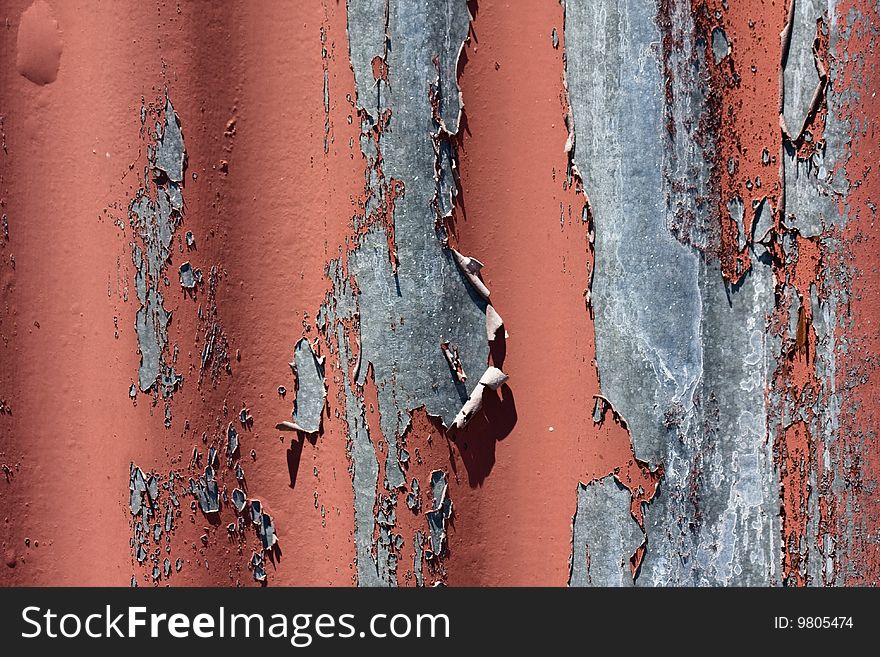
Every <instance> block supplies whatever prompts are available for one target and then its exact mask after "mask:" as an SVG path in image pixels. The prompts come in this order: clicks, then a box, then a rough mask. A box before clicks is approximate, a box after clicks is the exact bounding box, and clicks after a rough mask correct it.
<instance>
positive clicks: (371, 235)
mask: <svg viewBox="0 0 880 657" xmlns="http://www.w3.org/2000/svg"><path fill="white" fill-rule="evenodd" d="M469 20H470V17H469V14H468V9H467V3H466V2H465V0H442V1H439V2H432V3H424V2H417V1H415V0H389V1H388V2H385V1H384V0H349V2H348V33H349V48H350V56H351V62H352V68H353V69H354V75H355V83H356V90H357V105H358V107H359V108H362V109H363V110H364V119H363V123H362V138H361V140H360V143H361V148H362V150H363V153H364V156H365V157H366V159H367V162H368V165H369V167H370V170H369V175H368V187H369V192H370V195H371V196H370V200H369V201H368V203H367V208H366V215H365V216H362V217H355V218H354V221H355V225H357V226H367V225H369V228H367V229H366V230H365V232H364V233H363V234H362V235H361V237H360V238H359V239H358V241H357V245H356V247H355V248H354V249H353V251H352V252H351V253H350V254H349V257H348V272H347V274H348V276H350V277H352V278H354V279H355V280H356V281H357V285H358V290H359V295H358V297H357V298H356V299H352V300H351V306H352V308H350V310H351V311H352V312H351V314H350V315H349V316H350V317H354V312H355V311H354V309H353V307H356V309H357V310H356V312H357V313H359V320H360V322H359V338H360V351H359V353H358V357H359V358H360V359H362V362H363V366H361V367H359V368H357V373H358V374H357V376H358V381H357V382H358V383H360V384H363V383H364V381H365V377H366V373H367V371H368V369H369V368H368V367H367V365H368V364H371V365H372V370H373V372H374V375H375V381H376V386H377V389H378V395H379V413H380V427H381V431H382V436H381V438H382V440H384V441H385V443H386V446H387V449H386V450H385V454H384V458H385V469H384V471H385V473H386V479H387V480H386V481H383V482H378V481H376V480H377V478H378V463H376V458H377V455H376V450H375V448H374V446H373V443H372V442H371V440H370V437H369V432H368V430H367V428H366V425H365V422H364V419H363V411H362V409H361V408H360V404H361V400H360V399H359V397H358V395H357V393H356V391H355V390H353V389H352V388H351V387H350V385H349V382H348V381H347V380H346V381H345V387H346V405H347V411H346V412H347V416H348V420H349V436H350V438H351V441H352V460H353V480H354V488H355V518H356V531H355V542H356V545H357V549H358V582H359V584H361V585H371V584H385V585H389V584H393V583H394V581H393V580H394V578H393V577H392V573H393V571H394V569H395V568H396V563H395V559H396V557H395V556H394V554H393V553H391V552H388V553H387V554H388V556H387V559H386V558H385V557H384V555H385V554H386V552H385V551H383V550H384V548H383V546H382V545H378V546H377V548H376V550H375V552H374V551H373V550H372V548H371V546H372V545H373V543H374V541H373V534H374V526H375V518H374V516H373V509H374V507H375V506H376V500H377V496H378V495H379V490H378V489H377V484H380V483H381V486H382V488H383V489H385V490H386V491H391V490H395V489H404V488H405V487H406V480H405V477H404V474H403V470H402V467H401V464H400V457H401V451H402V449H403V445H402V444H401V439H400V436H402V435H403V434H404V432H405V430H406V428H407V427H408V425H409V421H410V411H412V410H413V409H415V408H418V407H420V406H425V408H426V409H427V411H428V412H429V413H431V414H434V415H438V416H440V417H441V418H442V419H443V420H444V422H446V423H447V424H449V423H450V422H451V421H452V419H453V418H454V417H455V414H456V412H457V411H458V409H459V408H460V407H461V405H462V403H463V402H464V400H465V399H466V398H467V392H466V391H465V390H462V389H461V386H460V385H459V384H457V382H456V381H455V380H454V378H453V377H451V376H450V375H449V367H448V365H447V364H446V362H445V360H444V358H443V354H442V353H441V351H440V350H439V349H438V348H437V345H438V344H439V343H441V342H450V343H452V344H455V345H456V346H457V347H458V349H459V355H460V357H461V361H462V364H463V366H464V370H465V371H475V372H478V371H482V370H483V369H485V366H486V362H487V358H488V344H487V341H486V337H485V336H486V317H485V308H486V302H485V300H484V299H482V298H481V297H480V296H479V294H477V293H476V292H475V291H474V290H473V288H471V287H470V284H469V283H468V282H467V280H466V279H465V277H464V275H463V274H462V273H461V272H460V271H459V270H458V268H457V267H456V265H455V263H454V261H453V259H452V255H451V253H450V252H449V251H448V250H446V249H445V248H444V244H443V241H442V239H443V237H444V235H443V234H442V232H441V233H438V232H437V230H436V229H435V221H436V219H437V216H438V213H439V214H440V215H442V214H444V213H446V212H448V211H449V209H450V203H451V194H452V190H453V188H454V183H453V178H452V167H453V153H452V151H451V149H450V144H449V143H447V137H448V135H450V134H455V133H456V132H457V131H458V124H459V116H460V112H461V102H460V98H459V91H458V86H457V82H456V74H457V71H456V69H457V64H458V56H459V52H460V50H461V47H462V44H463V43H464V40H465V39H466V37H467V34H468V29H469ZM386 35H387V41H386ZM377 57H378V58H379V59H380V60H382V62H383V63H384V64H385V65H387V82H386V81H385V80H382V79H380V80H376V79H375V77H376V76H374V72H373V60H374V59H375V58H377ZM388 109H390V110H391V111H390V116H389V115H388V114H387V113H386V112H385V110H388ZM385 120H387V121H388V124H387V126H385V125H384V124H383V121H385ZM376 130H378V136H375V137H374V134H376V133H375V131H376ZM380 153H381V171H380V170H379V167H380ZM392 184H397V185H400V186H401V187H400V191H401V192H402V193H400V194H398V195H396V198H395V202H394V211H393V224H394V235H395V238H396V250H397V253H396V258H397V262H398V266H397V271H396V272H395V271H394V270H393V267H392V265H391V262H392V260H393V259H394V256H393V254H392V253H390V252H389V235H388V233H387V232H386V228H385V226H384V225H382V223H381V222H378V221H377V222H373V223H372V224H371V225H370V217H371V213H372V212H374V211H375V212H382V210H381V209H378V210H377V208H378V207H379V202H380V200H381V199H383V198H385V197H386V195H387V192H388V191H389V190H390V189H391V187H390V186H391V185H392ZM341 278H346V277H341ZM337 280H338V279H337ZM341 292H342V291H341V290H338V289H337V290H336V291H335V294H334V297H335V298H337V299H338V298H339V296H340V293H341ZM339 311H340V309H339V308H338V307H337V308H336V309H335V316H336V317H337V318H341V317H343V316H344V315H343V314H340V312H339ZM337 338H338V342H339V349H340V356H351V352H350V347H349V346H348V345H347V344H344V343H346V342H347V341H348V336H346V335H345V332H344V331H343V330H339V329H337ZM346 362H347V361H346V360H343V363H346ZM367 514H369V515H367ZM389 531H390V530H389ZM380 539H382V535H381V533H380ZM389 539H390V535H389ZM380 542H381V541H380ZM389 544H391V545H393V543H389ZM380 548H382V549H380ZM373 555H375V557H374V556H373Z"/></svg>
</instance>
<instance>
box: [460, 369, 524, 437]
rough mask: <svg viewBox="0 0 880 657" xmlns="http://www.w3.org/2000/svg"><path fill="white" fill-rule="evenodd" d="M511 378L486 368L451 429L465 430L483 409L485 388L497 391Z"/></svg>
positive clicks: (498, 371)
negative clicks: (475, 415)
mask: <svg viewBox="0 0 880 657" xmlns="http://www.w3.org/2000/svg"><path fill="white" fill-rule="evenodd" d="M509 378H510V377H508V376H507V375H506V374H505V373H504V372H502V371H501V370H499V369H498V368H497V367H491V366H490V367H488V368H486V371H485V373H484V374H483V376H481V377H480V381H479V382H478V383H477V385H476V386H475V387H474V389H473V391H472V392H471V394H470V397H468V399H467V401H466V402H465V403H464V406H462V407H461V410H460V411H459V412H458V415H456V416H455V419H454V420H453V421H452V425H451V426H450V428H456V429H463V428H464V427H465V426H466V425H467V423H468V422H470V420H471V418H472V417H473V416H474V414H475V413H476V412H477V411H479V410H480V409H481V408H482V407H483V390H484V389H485V388H489V389H491V390H497V389H498V388H499V387H501V386H502V385H503V384H504V383H505V382H506V381H507V380H508V379H509Z"/></svg>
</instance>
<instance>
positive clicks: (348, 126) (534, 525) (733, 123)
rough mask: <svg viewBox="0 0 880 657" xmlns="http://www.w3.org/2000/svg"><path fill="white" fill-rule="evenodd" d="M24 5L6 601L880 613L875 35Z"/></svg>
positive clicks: (766, 27) (4, 429)
mask: <svg viewBox="0 0 880 657" xmlns="http://www.w3.org/2000/svg"><path fill="white" fill-rule="evenodd" d="M2 6H3V10H4V15H5V16H6V17H7V19H8V20H7V29H6V30H5V31H4V33H3V35H2V39H0V62H3V63H4V66H3V67H2V70H0V89H2V91H0V142H2V150H0V214H2V224H0V300H2V303H0V338H2V340H0V464H2V465H3V466H4V467H3V472H4V475H5V476H4V477H3V478H0V502H2V504H3V505H4V507H5V508H7V509H9V510H10V512H9V513H8V514H7V515H8V516H9V517H8V518H7V520H6V522H5V523H2V524H0V544H2V550H3V556H4V562H5V564H6V565H5V566H4V570H3V571H2V576H0V583H2V584H4V585H13V584H116V585H128V584H131V585H138V586H149V585H216V584H224V585H238V584H241V585H273V584H331V585H360V586H431V585H434V584H437V583H446V584H450V585H458V584H469V585H502V584H545V585H546V584H550V585H560V586H562V585H566V584H568V585H572V586H590V585H592V586H595V585H614V586H618V585H620V586H630V585H658V584H673V585H742V584H756V585H777V584H789V585H792V584H793V585H847V584H876V583H877V581H878V573H880V548H878V539H877V536H878V532H880V508H878V505H877V501H876V499H875V498H876V486H877V477H878V475H880V456H878V448H877V444H876V440H877V437H876V432H877V412H876V405H877V401H876V398H877V395H876V372H875V369H876V362H877V358H878V353H880V343H878V338H877V335H876V333H877V331H876V327H877V321H878V317H880V314H878V313H880V286H878V281H877V273H876V269H877V256H876V244H875V237H874V222H875V219H876V217H875V214H876V203H877V202H878V192H880V190H878V185H880V181H878V172H877V170H876V161H877V145H876V141H877V140H876V135H877V125H876V123H877V120H878V113H880V106H878V101H877V99H876V94H875V90H876V87H877V77H876V75H877V64H878V57H880V55H878V52H877V50H876V47H877V46H876V40H877V37H878V32H880V16H878V13H877V11H878V10H877V7H876V6H875V4H871V3H869V2H866V1H865V0H846V1H844V0H836V1H835V2H833V3H825V2H817V1H814V0H788V1H787V2H784V3H776V2H773V0H749V1H748V2H741V3H728V2H726V0H597V1H587V0H565V1H564V2H562V3H557V2H553V1H547V2H534V3H523V4H522V6H520V5H519V4H517V3H513V4H511V3H507V4H504V3H500V2H497V1H495V0H480V1H479V2H465V0H443V1H442V2H423V1H419V0H348V2H334V1H331V0H324V1H322V2H315V3H295V2H280V3H257V2H253V3H235V4H231V3H196V4H187V3H181V4H180V6H179V7H178V6H173V7H171V6H166V5H165V4H163V3H161V2H156V3H136V2H130V3H109V4H108V3H96V2H92V1H91V0H77V1H76V2H59V1H57V0H36V1H35V2H31V1H30V0H20V1H19V0H9V1H7V2H4V3H3V5H2ZM125 26H136V28H135V27H129V28H126V27H125ZM218 53H222V58H223V62H224V64H223V65H222V66H219V65H218ZM502 318H503V319H502ZM291 356H292V358H291ZM288 363H289V365H288ZM47 409H48V410H47ZM47 413H49V415H51V416H52V417H61V418H64V422H63V425H64V426H63V427H61V428H60V429H59V427H58V425H57V424H55V423H52V422H49V421H47V420H46V417H47ZM93 500H101V504H99V505H95V504H94V503H93ZM12 509H15V510H16V511H15V512H14V513H13V512H12V511H11V510H12ZM72 528H76V529H77V530H76V531H73V529H72ZM81 528H87V529H88V530H89V531H80V530H81ZM82 555H88V557H87V558H86V557H84V556H82Z"/></svg>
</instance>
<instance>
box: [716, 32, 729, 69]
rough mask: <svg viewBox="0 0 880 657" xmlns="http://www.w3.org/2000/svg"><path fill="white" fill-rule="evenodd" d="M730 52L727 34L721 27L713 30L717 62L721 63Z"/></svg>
mask: <svg viewBox="0 0 880 657" xmlns="http://www.w3.org/2000/svg"><path fill="white" fill-rule="evenodd" d="M729 54H730V41H728V40H727V34H725V32H724V29H723V28H721V27H716V28H714V29H713V30H712V55H713V56H714V58H715V63H716V64H719V63H721V60H722V59H724V58H725V57H727V56H728V55H729Z"/></svg>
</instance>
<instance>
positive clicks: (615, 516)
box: [568, 475, 645, 586]
mask: <svg viewBox="0 0 880 657" xmlns="http://www.w3.org/2000/svg"><path fill="white" fill-rule="evenodd" d="M571 525H572V544H571V570H570V574H569V578H568V585H569V586H632V585H633V577H632V570H631V567H630V559H631V557H632V556H633V555H634V554H635V552H636V550H637V549H638V548H639V546H640V545H642V543H644V541H645V535H644V533H643V532H642V530H641V528H640V527H639V523H637V522H636V521H635V519H634V518H633V517H632V513H630V493H629V491H628V490H627V489H626V488H624V487H623V486H621V485H620V484H619V483H618V482H617V481H616V480H615V478H614V476H613V475H608V476H607V477H603V478H602V479H596V480H594V481H591V482H590V483H589V484H586V485H584V484H582V483H578V488H577V510H576V511H575V514H574V517H573V518H572V521H571Z"/></svg>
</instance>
